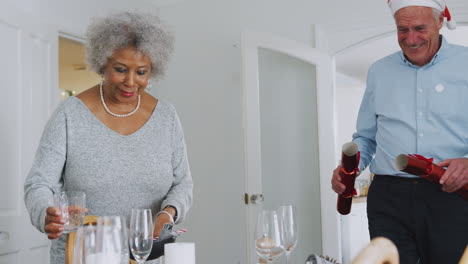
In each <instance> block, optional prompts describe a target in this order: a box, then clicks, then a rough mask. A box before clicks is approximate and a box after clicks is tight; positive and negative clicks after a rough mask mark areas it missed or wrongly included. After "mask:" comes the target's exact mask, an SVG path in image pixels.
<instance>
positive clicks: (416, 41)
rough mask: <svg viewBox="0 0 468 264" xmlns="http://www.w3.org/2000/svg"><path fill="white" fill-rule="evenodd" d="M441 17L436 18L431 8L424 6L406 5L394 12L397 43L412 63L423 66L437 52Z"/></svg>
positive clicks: (441, 22)
mask: <svg viewBox="0 0 468 264" xmlns="http://www.w3.org/2000/svg"><path fill="white" fill-rule="evenodd" d="M443 19H444V18H443V17H442V16H440V17H439V18H438V19H436V18H435V17H434V12H433V10H432V8H430V7H424V6H408V7H404V8H402V9H400V10H398V11H397V12H396V14H395V22H396V26H397V31H398V43H399V44H400V48H401V50H402V51H403V53H404V54H405V55H406V57H407V58H408V59H409V60H410V61H411V62H412V63H413V64H415V65H418V66H423V65H425V64H427V63H428V62H430V61H431V59H432V57H433V56H434V55H435V54H436V53H437V51H438V50H439V46H440V40H439V31H440V29H441V28H442V25H443Z"/></svg>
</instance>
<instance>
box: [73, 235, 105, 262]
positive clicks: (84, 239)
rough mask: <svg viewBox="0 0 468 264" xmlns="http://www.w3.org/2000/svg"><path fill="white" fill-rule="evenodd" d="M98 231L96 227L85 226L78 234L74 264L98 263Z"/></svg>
mask: <svg viewBox="0 0 468 264" xmlns="http://www.w3.org/2000/svg"><path fill="white" fill-rule="evenodd" d="M96 233H97V231H96V227H95V226H83V227H80V228H78V231H77V232H76V240H75V248H74V253H73V264H95V263H98V262H97V259H96V258H97V256H98V255H99V254H98V252H97V243H98V240H97V234H96Z"/></svg>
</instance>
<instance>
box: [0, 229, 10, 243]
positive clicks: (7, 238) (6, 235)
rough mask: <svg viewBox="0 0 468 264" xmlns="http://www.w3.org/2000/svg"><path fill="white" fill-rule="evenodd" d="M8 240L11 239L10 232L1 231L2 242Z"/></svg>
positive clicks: (0, 239)
mask: <svg viewBox="0 0 468 264" xmlns="http://www.w3.org/2000/svg"><path fill="white" fill-rule="evenodd" d="M8 240H10V235H9V234H8V232H5V231H0V243H1V242H6V241H8Z"/></svg>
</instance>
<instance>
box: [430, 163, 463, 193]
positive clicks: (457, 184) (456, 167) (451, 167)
mask: <svg viewBox="0 0 468 264" xmlns="http://www.w3.org/2000/svg"><path fill="white" fill-rule="evenodd" d="M437 165H439V166H441V167H447V170H446V171H445V173H444V174H443V175H442V178H440V181H439V183H440V184H442V190H443V191H445V192H454V191H456V190H458V189H460V188H461V187H463V186H464V185H466V184H468V159H466V158H458V159H447V160H444V161H441V162H439V163H437Z"/></svg>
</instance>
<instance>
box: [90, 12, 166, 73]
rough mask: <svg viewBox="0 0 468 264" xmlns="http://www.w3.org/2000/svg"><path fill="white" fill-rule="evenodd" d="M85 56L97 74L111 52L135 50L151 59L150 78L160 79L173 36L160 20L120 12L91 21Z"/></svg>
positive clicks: (150, 16)
mask: <svg viewBox="0 0 468 264" xmlns="http://www.w3.org/2000/svg"><path fill="white" fill-rule="evenodd" d="M86 40H87V42H86V56H87V59H88V63H89V65H90V66H91V69H92V70H93V71H95V72H96V73H98V74H103V73H104V67H105V66H106V64H107V63H108V59H109V58H110V57H111V56H112V54H113V52H114V51H115V50H118V49H122V48H127V47H135V48H136V49H137V50H138V51H140V52H142V53H143V54H144V55H146V56H148V57H149V58H150V59H151V63H152V64H151V66H152V70H151V77H153V78H156V77H160V76H163V75H164V73H165V71H166V67H167V64H168V62H169V58H170V56H171V55H172V53H173V51H174V36H173V34H172V32H171V31H170V30H169V29H168V28H167V26H166V25H165V24H164V23H163V22H162V21H161V19H160V18H159V17H158V16H156V15H153V14H142V13H136V12H121V13H115V14H111V15H109V16H106V17H101V18H95V19H94V20H93V21H92V23H91V24H90V25H89V27H88V30H87V32H86Z"/></svg>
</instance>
